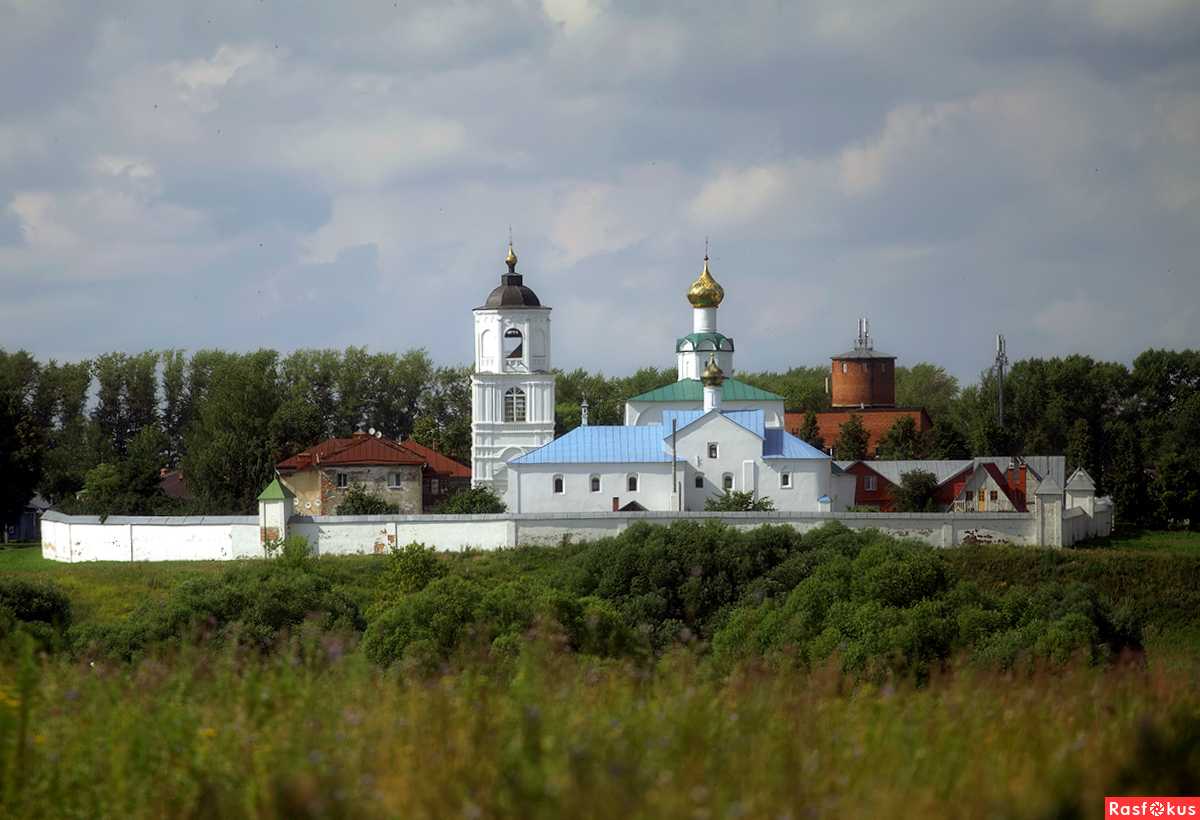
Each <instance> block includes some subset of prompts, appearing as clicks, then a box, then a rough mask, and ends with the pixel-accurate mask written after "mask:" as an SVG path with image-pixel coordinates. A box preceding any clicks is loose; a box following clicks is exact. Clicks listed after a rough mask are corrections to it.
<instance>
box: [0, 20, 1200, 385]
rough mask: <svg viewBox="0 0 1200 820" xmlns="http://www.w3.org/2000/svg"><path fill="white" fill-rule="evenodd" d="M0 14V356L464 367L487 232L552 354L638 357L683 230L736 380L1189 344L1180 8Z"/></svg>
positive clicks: (1187, 149) (677, 302)
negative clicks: (873, 337) (545, 310)
mask: <svg viewBox="0 0 1200 820" xmlns="http://www.w3.org/2000/svg"><path fill="white" fill-rule="evenodd" d="M0 17H2V18H3V19H4V20H5V22H6V25H5V26H4V27H2V28H0V98H3V99H4V100H5V106H6V107H5V114H6V116H5V119H4V123H3V124H2V125H0V287H3V289H4V293H5V297H6V298H5V300H4V322H3V328H4V329H3V331H2V332H0V345H2V346H4V347H19V346H24V347H28V348H30V349H32V350H34V351H35V352H38V353H41V354H46V353H47V352H49V351H54V352H56V355H63V354H64V353H67V352H72V353H78V354H80V355H86V354H91V353H96V352H100V351H103V350H105V349H110V348H112V347H116V346H119V347H123V348H127V349H138V348H143V347H147V346H154V345H160V344H161V345H166V344H171V345H179V344H182V345H185V346H202V345H208V346H227V347H234V348H242V347H252V346H258V345H269V346H276V347H280V348H284V349H286V348H288V347H292V346H301V345H303V346H312V345H325V344H348V343H361V344H367V345H372V346H375V347H377V348H380V349H398V348H403V347H407V346H410V345H419V346H423V347H426V348H427V349H429V350H430V352H431V354H432V355H433V356H434V358H435V359H437V360H439V361H446V362H456V361H462V360H464V359H466V357H468V356H469V355H470V338H469V332H468V330H467V328H469V310H470V308H471V307H473V306H474V305H475V304H477V303H478V302H479V300H481V299H482V298H483V297H484V295H485V294H486V293H487V291H488V290H490V289H491V287H493V286H494V283H495V281H496V279H497V276H498V275H499V273H500V272H501V271H502V270H503V264H502V257H503V251H504V243H505V239H506V237H507V231H508V227H509V225H512V227H513V230H514V232H515V234H516V240H517V247H518V252H519V254H520V256H521V270H522V272H523V273H525V275H526V277H527V281H528V282H529V283H530V284H531V285H532V286H533V287H534V288H535V289H536V290H537V292H538V293H539V295H540V296H541V297H542V299H543V301H545V302H546V303H547V304H550V305H552V306H553V307H554V308H555V313H554V317H555V333H556V340H555V351H556V357H557V359H558V364H559V365H561V366H563V367H568V368H570V367H575V366H585V367H591V368H603V369H604V370H606V371H607V372H610V373H616V372H623V371H625V370H628V369H630V368H633V367H636V366H639V365H641V364H644V363H649V362H653V363H657V364H664V363H668V364H669V362H670V361H671V360H672V356H671V352H672V347H671V343H672V341H673V339H674V337H675V336H676V335H678V334H679V333H680V332H683V331H684V330H685V329H686V328H687V327H689V326H690V315H689V308H688V306H687V304H686V302H685V301H684V300H683V295H682V294H683V292H684V291H685V290H686V287H687V285H688V284H689V283H690V282H691V280H692V279H693V278H694V277H695V275H696V273H697V271H698V269H699V264H700V256H701V255H702V252H703V242H704V238H705V236H708V237H710V238H711V242H712V249H713V263H714V270H715V271H716V272H717V276H718V279H719V280H720V281H721V282H722V284H723V285H724V286H725V288H726V291H727V294H728V296H727V301H726V304H725V306H723V308H722V311H721V313H722V316H721V323H722V325H721V326H722V329H723V330H725V331H726V332H728V333H729V334H730V335H733V336H735V337H736V338H737V339H738V357H739V358H738V361H739V367H741V368H744V367H754V368H775V369H781V368H785V367H788V366H791V365H794V364H802V363H824V362H825V361H826V360H827V359H826V357H827V356H828V355H829V353H830V352H833V351H836V350H837V349H840V348H842V347H844V346H845V344H846V342H847V338H848V337H849V336H851V335H852V333H853V327H854V321H855V319H856V318H857V316H859V315H861V314H863V313H867V314H869V315H870V316H871V318H872V324H873V327H875V328H876V329H877V336H878V337H879V343H880V345H881V347H884V349H887V350H889V352H893V353H895V354H896V355H898V356H899V357H900V360H901V362H912V361H917V360H920V359H929V360H934V361H937V362H939V363H941V364H944V365H945V366H947V367H948V368H950V369H951V370H952V371H953V372H955V373H956V374H957V375H959V376H960V377H963V378H964V379H968V380H969V379H972V378H974V377H975V375H976V374H977V373H978V371H979V369H980V367H981V366H982V365H981V362H982V363H986V360H987V358H988V357H989V349H990V337H991V335H992V334H994V333H995V332H996V331H997V330H1003V331H1004V332H1006V333H1007V334H1008V336H1009V338H1010V339H1012V340H1014V352H1015V353H1019V354H1020V355H1053V354H1056V353H1062V352H1069V351H1073V350H1077V349H1087V350H1089V351H1092V352H1099V353H1101V354H1102V355H1105V356H1112V357H1116V358H1124V359H1130V358H1131V357H1132V356H1133V355H1135V354H1136V353H1137V352H1138V351H1139V350H1140V349H1142V348H1144V347H1146V346H1149V345H1151V344H1158V345H1162V344H1170V345H1176V346H1179V345H1193V346H1196V345H1200V336H1198V332H1197V330H1196V328H1197V327H1198V326H1200V324H1198V323H1197V321H1196V319H1197V316H1196V312H1195V311H1196V308H1194V307H1193V306H1194V305H1196V304H1200V273H1198V272H1197V270H1196V262H1195V260H1196V259H1200V209H1198V208H1197V204H1198V203H1200V171H1198V170H1197V167H1198V166H1197V163H1196V162H1195V154H1196V148H1197V146H1198V145H1200V97H1197V94H1196V91H1195V77H1196V76H1197V74H1198V73H1200V55H1198V54H1197V53H1196V50H1195V48H1194V44H1195V42H1196V41H1197V39H1198V38H1200V6H1198V5H1197V4H1195V3H1189V2H1173V1H1172V0H1152V1H1151V2H1148V3H1142V4H1129V3H1118V2H1115V0H1112V1H1111V2H1110V0H1065V1H1064V2H1057V3H1052V4H1041V3H1033V2H1025V0H1018V2H1015V3H1009V4H1001V5H999V6H997V5H994V4H993V5H991V6H980V5H978V4H951V3H945V2H936V0H904V1H903V2H896V3H892V4H888V5H887V6H886V7H885V6H880V5H879V4H877V3H867V2H859V0H849V1H847V0H837V2H835V0H816V2H812V3H804V4H787V3H775V2H763V3H750V4H743V5H741V6H729V5H720V4H708V5H701V6H697V7H694V8H692V9H691V10H690V11H689V13H688V14H686V15H685V14H680V13H679V11H678V9H677V8H676V7H674V6H671V5H669V4H666V3H661V2H649V3H637V4H630V3H614V2H591V1H590V0H545V2H540V0H539V2H536V3H532V2H522V1H521V0H513V2H511V3H505V2H501V3H493V4H444V3H433V2H423V1H421V0H411V2H402V3H396V4H393V3H381V4H370V5H366V6H361V7H356V8H355V13H353V14H347V13H345V10H344V9H342V8H340V7H337V6H331V5H329V4H324V3H317V2H308V1H307V0H301V2H297V3H292V4H287V5H284V4H282V3H280V2H278V0H264V2H261V3H245V2H242V0H212V2H209V3H206V4H205V6H204V7H203V8H200V7H196V8H191V7H186V8H185V7H183V6H179V5H177V4H172V3H165V4H161V3H160V4H154V3H144V2H140V0H116V2H113V3H110V4H100V5H96V4H93V5H88V6H73V5H70V4H64V3H61V2H58V1H57V0H46V2H42V3H25V2H15V0H0ZM597 283H602V286H601V287H598V286H597ZM260 291H262V293H261V294H260ZM131 309H133V310H136V313H137V316H138V321H137V322H131V321H129V313H130V310H131ZM50 320H53V323H54V324H53V326H54V328H55V332H54V333H53V334H47V333H46V327H47V322H48V321H50ZM314 328H318V329H314ZM1114 328H1117V329H1118V330H1119V332H1114V330H1113V329H1114ZM597 334H600V335H603V336H604V337H605V339H606V343H605V344H604V345H598V344H597V343H596V339H597V338H598V335H597ZM50 337H52V338H50Z"/></svg>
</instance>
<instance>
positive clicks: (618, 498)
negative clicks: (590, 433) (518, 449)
mask: <svg viewBox="0 0 1200 820" xmlns="http://www.w3.org/2000/svg"><path fill="white" fill-rule="evenodd" d="M686 466H687V465H684V464H680V465H679V472H678V475H679V476H680V477H682V476H683V472H684V468H685V467H686ZM509 479H510V480H509V487H508V495H507V496H506V498H505V501H506V502H507V504H508V508H509V510H511V511H513V512H521V511H534V510H536V511H537V512H547V513H568V512H612V511H613V509H614V507H615V508H616V509H618V510H619V509H621V508H622V507H624V506H625V505H627V504H629V503H630V502H635V501H636V502H637V503H638V504H640V505H641V506H642V507H644V508H645V509H647V510H670V509H672V505H671V504H672V498H673V496H672V495H671V463H670V462H668V461H655V462H646V463H632V462H631V463H623V464H606V463H592V464H512V465H509ZM631 487H632V489H631ZM701 509H703V506H702V507H701Z"/></svg>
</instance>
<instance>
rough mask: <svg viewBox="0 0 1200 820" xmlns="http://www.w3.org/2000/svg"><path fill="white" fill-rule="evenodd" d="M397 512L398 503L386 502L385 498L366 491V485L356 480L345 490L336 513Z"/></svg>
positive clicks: (383, 513) (384, 513)
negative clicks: (344, 495)
mask: <svg viewBox="0 0 1200 820" xmlns="http://www.w3.org/2000/svg"><path fill="white" fill-rule="evenodd" d="M398 512H400V505H399V504H390V503H388V501H387V499H385V498H382V497H380V496H377V495H375V494H374V493H371V492H368V491H367V485H365V484H363V483H362V482H361V481H356V482H354V483H353V484H351V485H350V488H349V489H348V490H346V497H345V498H343V499H342V503H341V504H338V507H337V513H336V515H395V514H396V513H398Z"/></svg>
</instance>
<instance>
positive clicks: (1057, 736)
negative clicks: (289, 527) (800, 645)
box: [0, 533, 1200, 818]
mask: <svg viewBox="0 0 1200 820" xmlns="http://www.w3.org/2000/svg"><path fill="white" fill-rule="evenodd" d="M590 549H592V548H591V547H590V546H589V545H573V546H572V547H570V548H567V549H563V550H560V549H546V550H536V549H534V550H512V551H502V552H499V553H491V554H468V555H443V556H441V557H440V558H439V559H438V562H439V563H440V564H444V565H445V566H447V567H449V570H448V571H449V573H450V576H451V577H453V578H461V579H464V580H467V581H470V582H473V583H478V584H480V585H481V586H483V587H485V588H492V587H498V586H500V587H502V586H503V585H505V584H512V583H514V582H516V581H520V582H521V583H523V584H535V583H536V584H549V585H555V584H559V585H562V584H564V583H567V581H564V580H563V579H564V578H570V577H574V576H571V575H570V573H566V572H565V568H567V567H569V566H570V565H571V562H572V561H575V562H578V561H579V560H580V559H586V558H588V553H589V550H590ZM756 549H757V547H756ZM651 552H652V550H651V549H650V548H649V547H648V548H647V549H646V553H645V554H646V555H650V554H651ZM632 554H633V555H635V556H636V555H639V554H641V553H638V552H636V551H635V552H634V553H632ZM646 560H647V561H649V558H647V559H646ZM658 560H659V561H660V564H661V562H662V561H666V560H667V559H666V558H665V557H663V555H662V554H659V555H658ZM730 560H731V561H734V562H735V563H737V562H739V561H742V560H744V558H738V557H736V556H734V557H732V558H730ZM939 560H942V561H944V565H945V567H946V568H947V570H948V571H949V572H951V574H952V575H953V576H954V577H961V578H963V579H966V580H969V581H970V583H971V584H973V585H975V586H977V587H979V588H982V589H985V590H993V591H998V592H997V594H999V593H1000V592H1003V591H1004V590H1005V589H1008V588H1010V587H1012V586H1015V585H1018V584H1029V585H1035V584H1043V585H1045V584H1051V585H1054V584H1071V583H1080V582H1081V583H1086V584H1088V585H1090V586H1091V587H1092V588H1094V589H1096V590H1097V591H1098V593H1099V595H1100V598H1101V599H1102V600H1103V601H1106V602H1108V604H1113V605H1116V604H1120V605H1122V606H1124V607H1126V608H1127V609H1128V610H1129V611H1130V612H1131V613H1134V614H1136V615H1137V617H1138V618H1139V619H1141V622H1142V623H1143V627H1144V629H1145V632H1146V637H1147V640H1146V642H1145V651H1144V652H1135V653H1132V654H1129V655H1128V656H1126V657H1124V658H1122V659H1118V660H1115V661H1112V662H1103V663H1098V664H1089V663H1087V661H1086V660H1085V659H1083V658H1081V657H1077V658H1076V660H1074V661H1070V662H1067V663H1047V664H1040V663H1035V664H1031V665H1025V666H1022V667H1020V668H1016V669H1012V670H1009V671H997V670H994V669H988V668H983V667H980V666H978V665H976V664H974V663H972V662H970V661H969V659H968V658H967V657H965V656H961V657H959V656H956V657H951V658H948V659H947V660H946V661H945V662H944V663H941V664H938V665H936V666H935V667H934V669H933V673H932V674H931V675H930V676H929V677H927V678H921V679H920V680H917V679H914V678H913V677H911V676H907V675H905V674H896V675H893V676H889V677H886V678H876V679H863V678H861V677H855V676H854V675H848V674H847V673H846V672H845V671H844V669H843V668H842V667H841V666H840V664H839V662H838V658H837V657H836V656H834V657H831V658H830V659H829V660H828V661H826V662H822V663H819V664H816V665H815V666H802V665H798V664H793V663H791V662H789V661H788V660H787V656H786V654H785V655H773V656H763V657H762V658H761V660H757V661H755V660H753V659H751V660H750V661H749V662H743V663H739V664H738V665H737V666H735V667H734V668H733V669H732V671H729V670H726V669H724V668H719V667H718V666H717V665H715V664H713V663H712V662H711V658H710V653H709V649H708V647H707V645H706V643H705V641H703V640H701V641H698V642H693V643H687V644H676V645H671V646H668V647H666V648H665V649H663V650H661V651H659V652H656V653H655V654H654V655H652V656H645V655H633V656H629V657H615V656H614V657H597V656H592V655H589V654H584V653H582V652H579V651H572V650H571V649H570V648H568V645H567V641H566V636H565V635H564V633H563V632H562V631H561V629H560V628H558V627H557V626H556V625H555V624H552V623H550V624H547V623H543V622H540V621H535V622H534V623H533V625H532V626H530V627H529V628H528V629H527V631H526V633H525V635H524V638H523V639H522V640H521V641H520V642H519V643H511V642H510V643H503V642H499V641H498V642H496V643H494V644H491V645H489V644H488V643H487V640H483V641H474V640H470V639H469V638H467V639H463V640H462V641H461V642H460V643H459V644H457V647H458V648H457V649H455V650H454V651H453V652H452V654H450V655H449V656H447V657H446V659H445V660H444V661H442V662H440V663H437V664H435V665H434V666H432V667H431V666H430V665H429V664H428V663H425V662H420V661H419V659H418V658H416V657H415V656H414V657H411V658H409V657H406V658H405V659H404V660H401V661H400V662H398V663H396V664H394V665H392V666H390V667H384V666H381V665H379V664H375V663H371V662H370V661H369V660H368V659H367V656H366V654H365V653H364V652H363V650H362V647H361V646H360V642H361V640H362V638H361V633H359V632H356V631H348V630H329V629H322V628H319V626H318V624H317V622H316V621H314V620H311V619H310V620H308V621H306V622H304V623H302V624H301V625H299V626H298V627H295V628H293V629H291V630H288V631H284V632H280V633H279V637H278V638H277V639H275V641H274V643H273V644H271V645H270V647H268V648H267V649H266V650H265V651H264V650H263V649H262V648H258V647H256V646H255V645H247V644H244V643H240V642H239V641H238V640H236V639H228V638H227V639H225V640H222V641H220V642H214V641H200V642H194V641H191V640H182V639H180V640H176V641H174V642H173V643H170V644H164V645H160V646H158V647H157V648H155V649H153V650H151V651H147V652H145V653H144V654H142V655H140V656H139V658H138V659H137V660H135V661H134V662H122V661H113V660H108V659H103V658H101V657H100V656H94V655H89V654H88V653H87V652H84V651H75V652H71V651H60V652H58V653H55V654H51V655H41V656H39V655H37V654H35V653H34V651H33V644H32V643H30V642H28V641H23V640H22V639H21V638H20V635H19V633H18V634H17V635H15V636H14V637H12V638H10V640H9V643H8V645H7V646H6V647H5V650H4V651H5V654H4V656H3V657H4V660H3V661H2V662H0V815H3V816H12V817H118V816H119V817H135V818H140V817H242V816H246V817H378V816H386V817H414V818H443V817H467V818H490V817H533V818H543V817H544V818H557V817H584V818H609V817H623V818H624V817H629V818H642V817H645V818H659V817H668V818H673V817H688V818H696V817H700V818H721V817H745V818H758V817H791V818H800V817H809V816H814V817H825V816H828V817H846V816H850V817H884V818H889V817H981V818H982V817H988V818H1006V817H1013V818H1018V817H1020V818H1024V817H1046V818H1051V817H1090V816H1099V815H1100V812H1101V798H1102V797H1103V796H1104V795H1105V794H1112V793H1125V794H1186V793H1193V794H1194V793H1197V792H1198V791H1200V685H1198V684H1200V640H1197V636H1200V597H1198V596H1200V553H1198V552H1197V551H1196V550H1195V536H1193V535H1190V534H1177V533H1138V534H1132V535H1119V536H1117V537H1114V538H1112V539H1109V540H1108V541H1107V542H1105V543H1103V544H1102V545H1099V546H1098V547H1097V548H1090V549H1087V550H1057V551H1056V550H1032V549H1020V548H1010V547H997V546H986V547H971V548H964V549H962V550H955V551H948V552H943V553H939ZM250 564H251V565H257V566H260V567H262V568H264V569H268V570H270V565H268V564H265V563H264V562H250ZM661 566H666V564H661ZM661 566H660V568H659V569H658V570H655V569H654V567H653V566H650V567H648V568H643V569H642V570H639V571H641V572H643V574H642V575H639V576H637V577H638V578H639V579H644V578H647V577H650V576H651V575H653V573H654V572H660V573H661V572H662V571H663V570H662V569H661ZM914 566H915V565H914ZM228 569H229V567H228V565H225V564H216V563H209V562H180V563H169V564H167V563H164V564H143V565H130V564H77V565H63V564H56V563H53V562H47V561H43V560H42V559H41V557H40V555H39V554H38V552H37V550H36V549H13V550H4V551H0V578H8V579H12V578H23V579H33V580H37V579H44V580H51V581H53V582H54V583H56V584H58V585H59V586H60V587H61V588H62V589H64V590H66V591H67V593H68V595H69V597H70V599H71V604H72V607H73V610H74V615H73V621H74V623H75V624H76V625H77V626H79V625H82V626H98V625H101V626H102V625H114V624H122V623H124V622H127V621H129V620H130V619H134V618H137V617H145V613H146V612H147V611H148V610H153V609H155V608H158V607H169V606H171V605H173V602H175V603H177V596H176V593H177V592H178V591H179V590H180V589H181V588H182V587H183V586H185V585H186V584H187V582H189V581H195V580H197V579H208V580H209V581H212V582H215V581H217V580H218V579H220V578H222V577H224V576H225V573H226V572H227V570H228ZM682 569H683V571H682V573H681V574H680V576H679V577H680V578H682V579H684V580H683V583H684V585H685V586H686V585H687V584H688V583H690V581H688V580H687V579H689V578H690V579H692V580H695V577H696V572H697V570H696V569H695V568H693V569H691V570H688V568H687V567H686V566H685V567H683V568H682ZM304 572H308V573H312V572H315V573H319V574H320V576H321V577H323V578H327V579H330V580H331V582H332V583H333V584H334V587H335V588H336V589H337V590H339V591H341V592H343V593H345V594H346V595H347V596H349V597H350V598H351V599H353V600H354V601H355V602H356V603H357V605H358V606H359V607H361V609H362V610H363V611H364V612H367V611H370V610H373V609H374V607H375V605H376V604H377V603H379V602H380V601H382V600H384V599H385V598H386V596H388V595H394V594H395V593H394V591H392V590H391V589H390V587H389V585H390V584H393V583H395V579H396V576H395V575H394V571H393V569H390V565H389V559H388V558H385V557H375V556H371V557H362V558H337V559H321V560H320V561H317V562H315V564H314V565H313V566H312V567H310V568H308V569H305V570H304ZM646 573H649V574H646ZM764 577H765V576H764ZM634 583H635V586H636V585H638V584H643V583H645V580H637V581H636V582H634ZM661 583H663V584H667V585H668V586H669V584H670V583H674V582H670V581H661ZM755 583H757V582H755ZM718 586H719V585H718ZM527 588H532V587H517V588H516V589H527ZM663 588H664V589H665V588H666V587H663ZM716 588H717V587H714V589H716ZM239 589H241V588H240V587H239ZM634 591H635V592H636V590H634ZM627 592H629V590H625V591H621V590H617V591H616V592H614V593H612V594H618V593H619V594H622V595H623V594H626V593H627ZM649 592H650V590H646V593H647V594H649ZM705 594H711V591H710V592H708V593H705ZM643 597H644V596H643ZM613 600H614V601H620V600H624V599H621V598H613ZM631 600H634V601H635V602H638V601H642V598H637V597H635V598H634V599H631ZM504 601H508V603H504ZM501 602H502V603H503V605H504V606H514V605H515V603H514V602H513V601H511V600H508V599H501ZM639 605H640V604H639ZM864 611H865V612H869V611H872V610H864ZM442 614H443V613H440V612H436V611H435V612H432V613H429V615H428V617H431V618H433V619H438V618H440V617H442ZM494 617H500V615H495V616H494ZM713 622H714V623H717V624H719V623H721V622H722V618H721V617H720V616H719V615H718V616H715V620H714V621H713ZM368 632H370V629H368ZM234 634H236V631H235V633H234Z"/></svg>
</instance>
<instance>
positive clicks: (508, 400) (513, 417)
mask: <svg viewBox="0 0 1200 820" xmlns="http://www.w3.org/2000/svg"><path fill="white" fill-rule="evenodd" d="M504 420H505V421H525V391H524V390H522V389H521V388H519V387H510V388H509V389H508V390H507V392H505V394H504Z"/></svg>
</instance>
